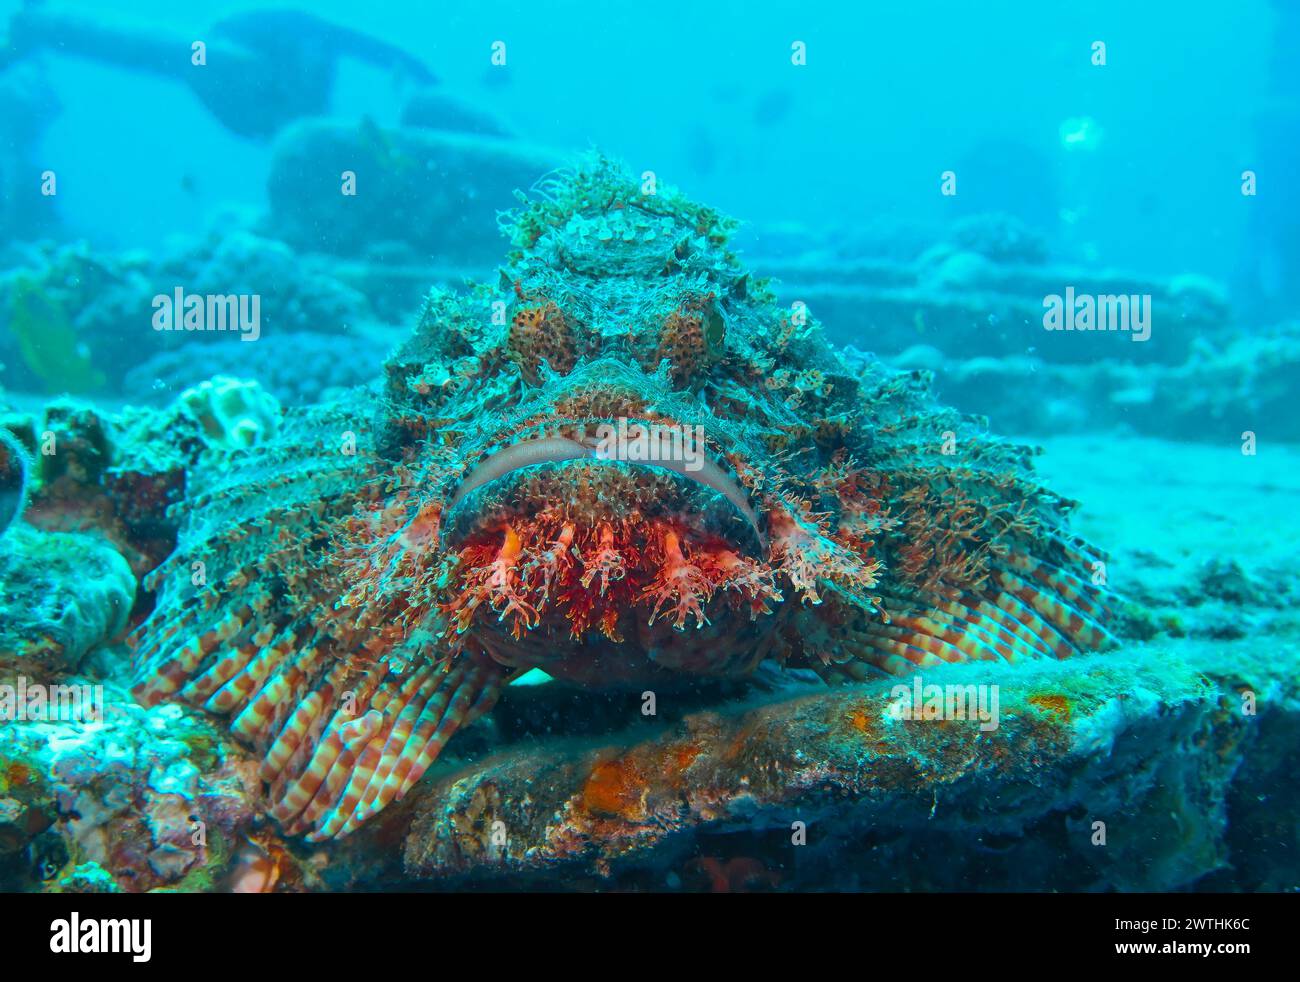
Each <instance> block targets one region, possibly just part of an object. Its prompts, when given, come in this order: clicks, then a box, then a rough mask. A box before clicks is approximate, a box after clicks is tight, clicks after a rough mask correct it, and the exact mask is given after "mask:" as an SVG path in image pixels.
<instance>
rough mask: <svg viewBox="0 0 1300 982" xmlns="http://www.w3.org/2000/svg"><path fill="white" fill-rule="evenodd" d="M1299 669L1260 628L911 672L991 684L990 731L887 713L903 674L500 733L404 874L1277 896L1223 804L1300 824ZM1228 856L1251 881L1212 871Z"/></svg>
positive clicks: (430, 804)
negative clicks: (607, 723) (1216, 889)
mask: <svg viewBox="0 0 1300 982" xmlns="http://www.w3.org/2000/svg"><path fill="white" fill-rule="evenodd" d="M1298 669H1300V654H1298V653H1297V652H1296V651H1295V649H1294V648H1292V649H1291V650H1289V651H1287V652H1284V653H1281V652H1279V651H1278V649H1277V648H1276V647H1275V646H1274V645H1273V644H1270V643H1265V642H1261V641H1255V642H1246V643H1239V644H1236V645H1232V646H1226V645H1217V644H1209V643H1202V642H1195V643H1192V642H1178V643H1163V644H1160V645H1156V646H1152V647H1150V648H1147V649H1145V650H1133V651H1125V652H1124V653H1123V657H1116V656H1114V655H1109V656H1106V655H1103V656H1092V657H1088V658H1084V659H1076V660H1071V661H1065V662H1030V663H1024V664H1021V665H1019V666H1015V667H1014V668H1013V669H1008V667H1007V666H987V665H981V664H967V665H953V666H947V667H945V668H942V669H937V670H934V671H927V672H926V673H925V675H924V680H923V681H924V684H925V685H939V686H946V685H958V686H963V687H964V686H968V685H969V686H981V685H994V686H997V688H998V692H999V704H998V706H997V709H998V713H997V720H998V723H997V726H996V728H987V724H982V720H981V719H980V718H969V719H951V718H950V719H933V720H925V719H895V718H893V716H892V715H891V712H890V709H891V707H892V706H896V705H897V704H898V703H899V693H898V692H897V691H895V687H896V686H898V685H900V684H902V685H903V686H904V689H907V690H910V689H911V687H912V683H911V682H910V681H909V680H907V679H901V680H900V679H895V680H882V681H880V682H876V683H868V684H864V685H860V686H854V687H852V688H849V689H844V690H837V691H834V692H825V691H822V692H820V693H814V694H800V695H796V696H794V697H793V698H789V697H787V698H785V699H781V700H778V701H775V702H766V703H763V704H759V705H750V706H743V705H742V706H739V707H733V708H730V709H723V710H720V711H703V712H695V713H692V714H688V715H686V716H685V717H684V718H682V719H681V720H679V721H677V722H675V723H669V724H665V725H663V726H661V727H659V729H658V731H657V732H654V731H650V732H651V733H653V735H648V734H647V730H646V729H645V728H641V729H639V730H636V731H631V732H629V733H628V734H627V735H625V736H621V737H616V738H614V739H612V740H609V741H607V742H605V743H603V744H596V743H592V742H586V743H575V742H573V741H567V742H566V741H559V740H548V741H544V742H540V743H535V744H526V745H520V746H516V747H514V748H512V749H511V750H510V751H508V752H505V753H501V754H497V755H494V756H491V757H489V758H487V759H485V760H482V761H479V762H476V763H475V764H473V765H472V766H470V767H467V768H462V769H458V770H453V771H450V772H449V773H446V774H444V775H443V776H442V777H440V778H439V779H438V780H436V781H435V782H434V783H433V784H431V785H430V786H429V787H428V789H427V790H426V791H424V792H422V793H420V795H419V798H418V801H417V802H416V803H415V804H414V806H413V807H412V813H413V817H412V819H411V821H410V825H409V830H408V832H407V835H406V839H405V848H404V854H403V858H402V870H401V874H402V875H404V876H406V877H408V878H411V879H416V880H429V881H432V882H434V883H442V884H445V885H447V886H454V887H461V888H463V887H465V886H467V885H471V884H475V883H477V884H479V885H485V886H488V887H491V886H494V885H495V886H497V887H500V886H503V885H515V886H525V885H531V886H537V885H540V884H542V883H550V884H570V885H572V886H573V887H575V888H598V889H599V888H605V889H626V888H644V889H670V888H690V889H710V888H712V889H719V888H720V884H721V886H722V888H726V887H727V886H728V885H730V886H731V887H735V886H736V883H735V880H736V879H737V878H739V879H741V880H744V881H746V882H747V884H748V886H749V887H750V888H763V889H773V888H779V889H845V890H882V889H883V890H898V889H903V890H971V889H975V890H1008V889H1011V890H1015V889H1021V890H1026V889H1028V890H1045V889H1055V890H1096V889H1112V890H1172V889H1179V888H1183V887H1188V886H1191V885H1193V884H1195V883H1196V882H1197V881H1198V880H1200V879H1201V878H1204V877H1208V876H1211V875H1214V876H1225V877H1227V880H1226V882H1229V883H1231V884H1232V886H1233V887H1234V888H1236V889H1259V888H1266V889H1268V888H1274V889H1276V888H1279V887H1281V888H1291V889H1293V888H1294V887H1295V885H1296V883H1297V882H1300V864H1297V860H1296V853H1295V851H1294V850H1293V851H1292V852H1291V853H1290V856H1289V858H1288V859H1287V860H1286V862H1289V863H1290V865H1289V866H1286V867H1279V866H1276V865H1275V866H1273V867H1272V868H1270V869H1268V870H1267V871H1264V870H1261V869H1260V868H1259V867H1260V864H1259V863H1258V861H1257V860H1252V859H1251V857H1252V856H1253V855H1254V853H1255V850H1256V848H1257V845H1256V844H1255V843H1253V842H1250V841H1248V840H1244V839H1243V838H1242V837H1241V836H1240V835H1239V834H1237V833H1236V832H1235V831H1234V829H1233V823H1232V817H1233V812H1234V810H1235V809H1240V808H1241V807H1243V804H1245V805H1249V803H1250V801H1251V800H1253V799H1254V798H1255V797H1256V796H1257V795H1258V794H1260V793H1264V792H1267V793H1268V795H1269V805H1270V808H1269V813H1270V815H1271V821H1272V822H1274V823H1275V824H1278V823H1280V824H1281V825H1282V826H1283V827H1286V826H1288V824H1289V825H1290V827H1291V828H1293V829H1294V828H1295V827H1296V825H1297V823H1300V792H1297V790H1296V788H1295V787H1294V784H1293V783H1288V782H1287V779H1286V772H1285V770H1284V768H1285V767H1286V766H1287V761H1288V760H1289V759H1292V758H1293V757H1294V753H1293V751H1292V750H1291V748H1293V747H1294V733H1295V731H1296V727H1297V725H1298V724H1300V671H1298ZM972 691H982V690H972ZM927 698H928V697H927ZM918 705H919V704H918ZM972 716H974V713H972ZM1244 762H1249V764H1248V765H1247V764H1245V763H1244ZM386 834H388V835H390V836H391V835H392V834H393V833H392V830H391V829H388V830H386ZM1243 862H1246V863H1247V865H1249V866H1250V867H1251V869H1252V870H1254V872H1253V873H1252V874H1251V875H1250V876H1243V877H1239V878H1236V879H1234V878H1232V877H1231V876H1229V875H1228V871H1230V868H1231V867H1232V866H1233V865H1234V864H1241V863H1243Z"/></svg>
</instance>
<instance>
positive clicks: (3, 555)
mask: <svg viewBox="0 0 1300 982" xmlns="http://www.w3.org/2000/svg"><path fill="white" fill-rule="evenodd" d="M135 588H136V580H135V575H134V574H133V573H132V572H131V567H130V566H129V565H128V564H127V562H126V560H125V559H123V558H122V556H121V554H120V553H119V552H117V550H115V549H114V548H113V547H112V546H111V545H110V544H109V543H107V542H106V541H104V540H103V539H102V538H100V537H99V536H96V535H83V534H76V533H61V532H41V531H38V530H36V529H33V528H31V527H30V526H26V525H18V526H15V527H14V528H13V529H11V530H10V531H9V532H8V533H7V534H6V535H5V536H4V538H3V539H0V603H2V604H3V611H0V667H3V668H4V670H5V673H6V676H8V675H9V674H13V675H25V676H26V677H29V678H32V679H40V680H45V679H48V678H50V677H52V676H53V675H55V674H57V673H60V672H63V671H67V670H71V669H74V668H75V667H76V666H77V665H78V664H79V663H80V661H81V659H82V657H83V656H84V655H85V654H86V653H87V652H89V651H90V650H91V649H92V648H94V647H95V646H96V645H99V644H102V643H104V642H106V641H108V640H110V639H111V638H113V637H115V636H116V635H118V634H120V633H121V632H122V630H123V629H124V628H125V627H126V621H127V615H128V614H129V613H130V611H131V606H132V604H133V603H134V601H135Z"/></svg>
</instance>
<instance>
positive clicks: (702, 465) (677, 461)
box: [447, 419, 767, 555]
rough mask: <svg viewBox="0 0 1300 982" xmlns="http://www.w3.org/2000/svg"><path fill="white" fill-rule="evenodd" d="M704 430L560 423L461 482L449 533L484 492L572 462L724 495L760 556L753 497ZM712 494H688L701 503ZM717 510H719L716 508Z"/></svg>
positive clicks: (451, 505)
mask: <svg viewBox="0 0 1300 982" xmlns="http://www.w3.org/2000/svg"><path fill="white" fill-rule="evenodd" d="M700 429H701V428H700V427H687V426H683V425H680V424H675V423H662V422H648V421H643V420H627V419H620V420H605V421H598V422H592V421H589V420H582V421H560V422H552V423H551V424H550V425H549V426H547V427H543V428H539V429H538V430H537V431H536V432H535V433H534V434H532V435H530V436H528V437H526V438H523V439H518V440H516V441H514V442H512V443H510V444H508V445H506V446H504V447H502V448H500V449H498V450H495V451H492V452H490V453H488V454H487V455H486V456H484V457H483V458H482V459H481V460H479V461H478V463H477V464H475V465H474V466H473V467H472V468H470V470H469V471H468V472H467V473H466V474H465V476H464V477H463V478H462V479H461V481H460V483H459V484H458V485H457V487H456V490H455V492H454V493H453V494H452V495H451V498H450V500H449V501H448V505H447V512H448V516H449V519H450V520H449V523H448V525H449V531H450V532H451V533H452V534H453V535H454V534H455V530H456V529H457V528H459V527H463V526H464V524H465V522H466V519H467V516H466V515H465V512H466V511H467V510H468V509H463V508H461V507H460V506H461V505H463V504H464V503H465V502H466V501H467V500H468V499H470V498H471V497H481V496H476V495H475V493H476V492H478V491H480V489H484V488H487V487H488V486H490V485H493V484H498V483H502V482H505V481H507V480H508V479H509V478H511V477H512V476H517V475H520V474H521V473H523V472H534V473H536V472H539V471H545V470H549V471H551V472H553V473H555V474H556V475H557V476H559V475H561V474H562V473H563V472H564V470H565V466H564V465H568V464H570V463H571V462H582V463H585V464H587V465H589V466H594V467H601V466H608V467H622V468H626V469H641V468H644V469H646V470H647V471H659V472H663V473H667V474H673V475H676V477H677V478H678V479H680V480H679V482H678V483H679V484H687V485H690V484H693V485H695V486H697V487H698V488H701V489H705V490H706V492H708V493H711V494H712V495H716V496H721V498H722V500H724V501H725V502H727V503H728V504H729V505H730V506H731V508H732V509H734V511H735V513H736V514H737V515H738V516H739V518H740V519H742V520H743V522H744V524H745V525H747V526H748V528H749V530H750V531H751V532H752V534H753V539H754V541H755V543H756V544H757V546H758V550H757V552H758V553H759V554H760V555H761V554H764V553H766V551H767V538H766V535H765V533H764V530H763V528H762V525H761V523H760V521H759V516H758V512H757V511H756V510H755V508H754V505H753V503H752V502H751V501H750V497H749V495H748V493H747V492H746V491H745V489H744V488H743V487H741V485H740V482H739V481H738V480H737V478H736V477H734V476H733V475H732V474H731V473H730V469H729V468H728V467H727V466H726V465H725V464H724V463H722V462H720V461H719V459H718V458H717V457H716V456H715V454H714V453H712V452H711V451H710V450H709V448H708V447H707V445H706V443H705V441H704V438H703V436H702V434H701V433H700ZM708 496H709V494H705V495H698V494H697V495H693V496H692V495H683V496H682V497H683V499H694V500H695V501H697V502H698V501H701V500H702V499H705V498H707V497H708ZM715 510H716V509H715ZM746 537H747V536H746Z"/></svg>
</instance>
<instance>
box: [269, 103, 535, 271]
mask: <svg viewBox="0 0 1300 982" xmlns="http://www.w3.org/2000/svg"><path fill="white" fill-rule="evenodd" d="M558 163H559V158H558V157H557V156H556V155H554V154H552V153H550V152H549V151H545V150H541V149H537V148H534V147H529V146H527V145H526V144H521V143H517V142H515V141H512V140H507V139H502V138H499V137H494V136H480V135H475V134H471V133H452V132H445V131H436V130H430V129H425V128H423V127H420V126H415V127H403V128H399V129H383V128H380V127H379V126H376V125H375V124H373V123H370V122H363V123H361V124H359V125H358V124H355V123H342V122H337V121H333V120H308V121H304V122H300V123H296V124H294V125H293V126H291V127H289V128H287V129H286V130H285V131H284V132H283V133H282V134H281V136H280V138H279V140H278V141H277V143H276V145H275V159H274V161H273V163H272V168H271V174H270V177H269V179H268V181H267V193H268V195H269V196H270V201H271V214H270V216H269V218H268V220H267V225H268V228H269V229H271V230H272V231H273V232H274V234H275V235H277V236H279V237H280V238H282V239H284V240H285V241H286V242H288V243H290V244H291V245H294V246H296V247H299V248H302V249H305V250H309V251H324V252H331V253H338V254H341V255H345V256H348V257H349V258H357V257H360V256H366V255H367V254H369V253H370V252H371V251H372V250H374V249H376V248H380V247H384V246H385V244H386V243H389V242H393V241H396V242H402V243H406V244H407V245H409V246H411V247H412V248H414V249H415V250H417V251H418V252H419V253H421V254H422V255H423V257H424V258H425V259H426V260H427V259H428V258H429V256H432V257H433V258H434V259H439V260H443V261H447V260H448V259H451V258H454V259H455V260H456V261H457V262H459V263H464V264H480V265H482V266H483V267H487V266H489V265H490V264H491V263H493V262H495V261H496V259H497V258H498V253H499V242H500V239H499V238H498V236H497V233H496V216H497V212H498V211H500V210H502V209H504V208H507V207H509V206H510V205H511V204H513V202H514V192H515V189H516V188H524V187H528V186H530V185H531V184H532V183H533V181H534V180H535V179H536V178H537V175H538V174H543V173H546V172H547V171H549V170H552V169H553V168H555V167H556V166H557V164H558ZM348 175H351V178H350V180H349V176H348Z"/></svg>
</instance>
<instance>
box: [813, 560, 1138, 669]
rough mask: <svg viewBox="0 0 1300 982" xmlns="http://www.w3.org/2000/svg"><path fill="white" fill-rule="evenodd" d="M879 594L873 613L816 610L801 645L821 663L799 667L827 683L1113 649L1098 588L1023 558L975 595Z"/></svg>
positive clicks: (943, 591)
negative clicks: (819, 621)
mask: <svg viewBox="0 0 1300 982" xmlns="http://www.w3.org/2000/svg"><path fill="white" fill-rule="evenodd" d="M882 586H883V584H882ZM881 594H882V596H881V605H880V608H879V609H878V610H866V609H863V610H852V611H849V610H844V609H839V610H836V609H835V607H834V606H830V607H828V608H827V609H825V610H819V611H817V613H816V615H815V616H820V617H827V616H829V617H830V618H832V619H833V622H834V623H833V624H831V625H828V626H827V627H826V629H825V630H824V632H823V633H824V639H823V641H822V643H820V644H819V643H817V642H816V641H813V643H812V644H811V645H810V647H811V648H812V649H813V650H814V651H816V652H817V654H818V655H820V656H821V657H820V659H818V658H810V659H809V663H810V664H811V665H812V667H813V668H814V669H815V670H817V671H819V672H820V673H821V674H822V676H823V677H824V678H826V679H827V680H828V681H832V680H846V679H847V680H860V679H863V678H867V677H870V674H871V672H870V670H864V667H863V666H864V665H865V666H869V667H870V669H875V670H878V671H879V672H884V673H886V674H889V675H904V674H909V673H911V672H915V671H916V670H917V669H918V668H930V667H936V666H939V665H942V664H943V663H945V662H962V661H1005V662H1017V661H1021V660H1023V659H1027V658H1066V657H1070V656H1072V655H1076V654H1080V653H1082V652H1085V651H1098V650H1102V649H1105V648H1109V647H1113V646H1114V645H1115V643H1116V642H1115V639H1114V638H1113V637H1112V635H1111V634H1110V632H1109V631H1108V630H1107V628H1106V623H1107V621H1108V620H1109V618H1110V611H1109V606H1108V603H1107V601H1108V599H1109V598H1108V595H1107V594H1106V592H1105V591H1104V590H1102V589H1099V588H1096V587H1093V586H1091V585H1090V584H1088V583H1087V582H1086V581H1084V580H1082V579H1081V578H1079V577H1077V576H1075V575H1073V574H1071V573H1069V572H1068V571H1066V570H1064V569H1061V568H1059V567H1056V566H1053V565H1052V564H1050V563H1047V562H1045V561H1042V560H1038V559H1034V558H1032V557H1029V556H1027V555H1013V556H1010V557H1008V558H1007V559H1006V560H1005V561H1004V562H1003V563H1000V564H999V565H998V567H997V568H996V569H994V570H993V571H992V572H991V574H990V576H989V577H988V578H987V580H986V581H985V582H984V583H983V584H982V585H981V586H980V587H979V588H977V589H975V588H966V587H958V586H955V585H949V584H940V585H939V586H937V587H935V588H933V589H932V590H930V591H924V592H918V591H903V590H898V591H892V590H890V589H887V588H885V589H882V590H881ZM809 633H810V637H815V635H814V634H813V633H812V632H809ZM828 652H829V654H828ZM819 661H820V664H818V662H819Z"/></svg>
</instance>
